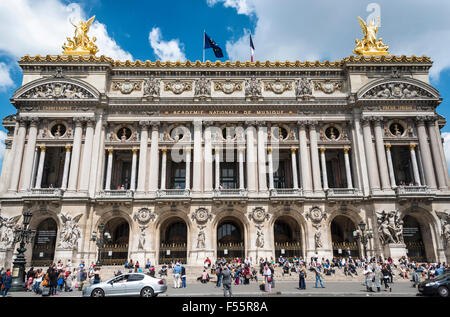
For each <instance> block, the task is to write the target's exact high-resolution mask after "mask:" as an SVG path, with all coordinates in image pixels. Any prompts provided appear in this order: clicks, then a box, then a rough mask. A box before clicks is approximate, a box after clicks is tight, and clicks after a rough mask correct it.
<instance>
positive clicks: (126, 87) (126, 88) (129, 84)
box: [112, 79, 142, 95]
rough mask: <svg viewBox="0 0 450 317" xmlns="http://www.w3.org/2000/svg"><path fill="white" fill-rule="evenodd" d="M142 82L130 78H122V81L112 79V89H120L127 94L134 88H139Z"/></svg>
mask: <svg viewBox="0 0 450 317" xmlns="http://www.w3.org/2000/svg"><path fill="white" fill-rule="evenodd" d="M141 87H142V82H141V81H134V80H133V81H131V80H128V79H127V80H124V81H113V82H112V89H113V90H120V92H121V93H122V94H125V95H128V94H130V93H131V92H133V91H134V90H141Z"/></svg>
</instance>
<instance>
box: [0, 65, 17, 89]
mask: <svg viewBox="0 0 450 317" xmlns="http://www.w3.org/2000/svg"><path fill="white" fill-rule="evenodd" d="M12 85H14V82H13V81H12V79H11V77H10V76H9V67H8V66H7V65H6V64H5V63H0V89H2V88H6V87H9V86H12Z"/></svg>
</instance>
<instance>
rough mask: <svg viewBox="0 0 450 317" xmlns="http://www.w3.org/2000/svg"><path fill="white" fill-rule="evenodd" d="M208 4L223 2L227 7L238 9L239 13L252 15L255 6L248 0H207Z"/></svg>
mask: <svg viewBox="0 0 450 317" xmlns="http://www.w3.org/2000/svg"><path fill="white" fill-rule="evenodd" d="M206 3H207V4H208V6H210V7H212V6H214V5H215V4H217V3H223V5H224V7H226V8H234V9H236V11H237V13H238V14H245V15H251V14H252V13H253V11H254V7H253V5H252V3H251V2H249V1H248V0H206Z"/></svg>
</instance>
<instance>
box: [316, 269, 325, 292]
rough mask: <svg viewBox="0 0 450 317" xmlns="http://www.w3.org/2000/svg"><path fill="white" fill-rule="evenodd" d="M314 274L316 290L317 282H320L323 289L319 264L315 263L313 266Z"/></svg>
mask: <svg viewBox="0 0 450 317" xmlns="http://www.w3.org/2000/svg"><path fill="white" fill-rule="evenodd" d="M314 273H316V288H318V284H319V282H320V286H321V287H322V288H325V287H324V286H323V278H322V272H321V270H320V264H319V263H316V265H315V266H314Z"/></svg>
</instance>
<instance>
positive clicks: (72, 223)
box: [58, 214, 83, 249]
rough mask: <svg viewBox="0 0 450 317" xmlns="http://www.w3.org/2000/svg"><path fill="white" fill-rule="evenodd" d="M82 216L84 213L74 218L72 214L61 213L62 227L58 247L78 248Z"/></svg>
mask: <svg viewBox="0 0 450 317" xmlns="http://www.w3.org/2000/svg"><path fill="white" fill-rule="evenodd" d="M82 216H83V214H81V215H78V216H75V217H74V218H72V216H70V215H64V214H61V216H60V218H61V223H62V228H61V233H60V236H59V244H58V248H62V249H77V247H78V239H79V238H80V237H81V231H80V226H79V224H78V221H79V220H80V218H81V217H82Z"/></svg>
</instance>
